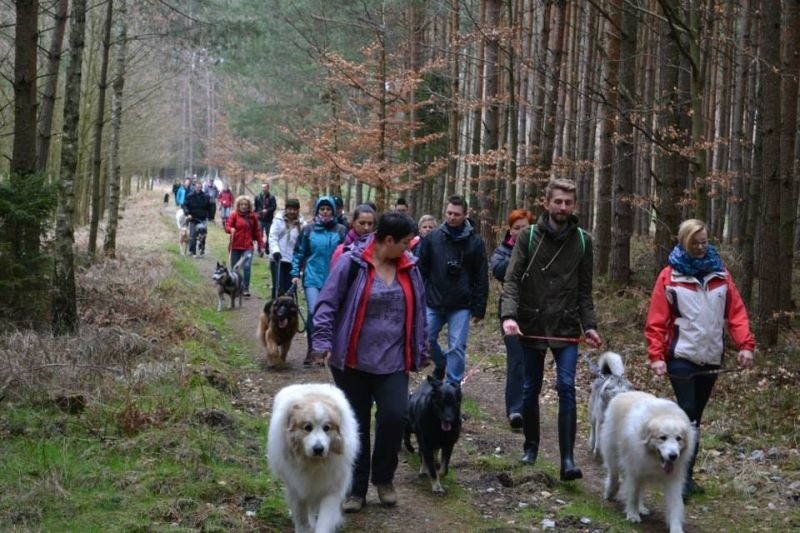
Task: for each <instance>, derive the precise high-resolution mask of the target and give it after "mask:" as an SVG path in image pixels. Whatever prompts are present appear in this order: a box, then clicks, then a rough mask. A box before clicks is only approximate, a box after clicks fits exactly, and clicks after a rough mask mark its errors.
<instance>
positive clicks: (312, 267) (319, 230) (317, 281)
mask: <svg viewBox="0 0 800 533" xmlns="http://www.w3.org/2000/svg"><path fill="white" fill-rule="evenodd" d="M346 233H347V228H346V227H345V226H343V225H341V224H339V223H338V222H337V221H336V203H335V202H334V200H333V198H332V197H330V196H321V197H320V198H319V199H318V200H317V203H316V204H315V205H314V220H313V221H312V222H311V223H310V224H308V225H306V226H305V227H303V231H302V232H301V233H300V237H299V238H298V240H297V245H296V246H295V249H294V254H293V255H292V270H291V274H290V275H291V278H292V283H293V284H298V283H300V282H301V281H302V283H303V292H304V293H305V295H306V306H307V307H308V314H307V318H306V336H307V338H308V346H309V352H308V354H307V355H306V359H305V361H303V364H304V365H305V366H311V365H312V364H313V363H314V360H313V358H312V356H311V335H312V333H313V329H314V328H313V318H314V307H315V306H316V304H317V298H318V297H319V292H320V290H322V286H323V285H324V284H325V280H326V279H328V273H329V272H330V268H331V258H332V257H333V252H335V251H336V247H337V246H339V245H340V244H341V243H343V242H344V239H345V234H346Z"/></svg>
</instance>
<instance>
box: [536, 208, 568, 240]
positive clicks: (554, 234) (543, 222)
mask: <svg viewBox="0 0 800 533" xmlns="http://www.w3.org/2000/svg"><path fill="white" fill-rule="evenodd" d="M537 225H538V226H539V227H540V228H541V229H542V231H545V232H546V233H547V234H548V235H550V237H551V238H553V239H555V240H557V241H561V240H564V239H566V238H567V236H568V235H569V234H570V233H571V232H572V230H574V229H575V228H576V227H577V226H578V217H577V216H575V215H570V216H569V218H568V219H567V223H566V224H565V225H564V227H563V228H561V229H560V230H558V231H556V230H554V229H553V227H552V226H551V225H550V215H549V214H548V213H542V216H541V217H540V218H539V222H538V223H537Z"/></svg>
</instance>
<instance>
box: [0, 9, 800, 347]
mask: <svg viewBox="0 0 800 533" xmlns="http://www.w3.org/2000/svg"><path fill="white" fill-rule="evenodd" d="M799 47H800V2H798V1H797V0H783V1H781V0H732V1H722V0H589V1H578V0H431V1H422V0H381V1H377V0H361V1H357V2H356V1H338V0H296V1H278V0H241V1H224V0H190V1H179V0H141V1H136V2H129V1H127V0H105V1H99V2H87V1H86V0H73V1H71V2H69V1H68V0H47V1H36V0H16V1H11V0H0V74H2V77H1V78H0V154H2V159H0V294H3V305H2V309H0V320H2V322H3V323H5V324H9V325H13V326H15V327H24V328H28V327H32V328H35V329H40V330H48V329H49V330H52V331H53V333H56V334H63V333H75V332H77V331H78V328H79V319H78V312H77V301H76V300H77V298H76V289H75V270H76V268H81V267H82V266H84V265H86V264H89V263H92V262H94V261H98V260H100V259H101V258H103V257H107V258H113V257H114V255H115V249H116V229H117V222H118V220H119V217H120V216H121V214H120V213H121V209H122V208H123V207H124V200H125V198H126V197H127V196H128V195H129V194H131V193H132V192H135V191H136V190H138V189H140V188H149V187H152V186H153V184H154V183H155V182H156V181H157V180H162V183H163V182H164V180H166V181H167V182H170V183H171V182H172V181H173V180H174V179H180V178H183V177H184V176H186V175H192V174H197V175H198V176H201V177H205V176H211V177H222V178H223V179H224V180H225V181H228V182H230V183H231V184H232V185H233V187H234V189H235V192H239V193H241V192H245V191H247V190H250V189H248V184H249V183H250V182H251V181H253V180H262V179H271V180H274V181H275V182H276V183H275V186H274V187H273V191H275V192H278V193H279V195H280V196H283V197H285V196H286V195H288V194H292V195H296V194H298V193H300V194H302V195H303V196H304V197H311V198H313V197H315V196H317V195H318V194H322V193H336V194H340V195H341V196H343V197H344V198H345V201H346V207H352V206H354V205H356V204H358V203H361V202H362V201H364V200H367V199H369V200H372V201H374V202H376V204H377V205H378V207H379V209H384V208H386V207H388V206H390V205H392V202H393V200H394V199H396V198H397V197H398V196H404V197H405V198H407V200H408V201H409V204H410V207H411V211H412V212H413V213H414V214H415V215H416V216H419V215H421V214H423V213H433V214H435V215H438V216H440V214H441V208H442V206H443V202H444V199H445V198H446V197H447V196H448V195H449V194H452V193H454V192H458V193H463V194H465V195H467V196H468V198H469V201H470V208H471V210H472V217H473V219H474V220H476V221H478V223H479V226H480V230H481V233H482V234H483V235H484V237H485V239H486V241H487V246H488V247H490V248H491V247H493V246H494V245H495V243H496V240H497V235H498V232H500V231H501V230H502V229H504V225H505V215H506V213H507V212H508V210H510V209H512V208H515V207H527V208H534V209H535V206H536V203H537V202H538V201H539V199H540V197H541V192H542V190H543V187H544V185H545V184H546V182H547V181H548V179H550V178H551V177H553V176H565V177H570V178H573V179H575V180H576V181H577V183H578V185H579V209H578V211H579V214H580V217H581V220H582V224H583V225H584V226H585V227H586V228H587V229H589V230H590V231H591V232H593V234H594V235H595V240H596V241H595V242H596V246H597V249H596V251H595V259H596V266H595V267H596V273H597V274H598V275H600V276H606V277H607V278H608V280H609V282H610V283H611V284H612V286H617V287H619V288H620V289H623V290H624V288H625V287H626V286H628V285H629V284H631V283H632V282H633V278H634V277H635V276H636V275H640V276H641V277H642V278H643V279H647V280H648V281H647V283H650V282H651V281H649V280H652V277H653V276H654V274H655V271H656V270H657V269H658V268H659V267H660V265H662V264H663V262H664V259H665V256H666V254H667V253H668V252H669V250H670V249H671V247H672V245H673V243H674V235H675V233H676V231H677V227H678V224H679V223H680V221H681V220H683V219H684V218H687V217H691V216H694V217H699V218H702V219H704V220H707V221H708V223H709V224H710V228H711V233H712V238H713V240H714V242H716V243H718V244H719V245H721V247H722V248H723V250H724V255H725V258H726V260H727V263H728V266H729V267H730V268H731V269H732V270H733V271H734V274H735V277H736V281H737V284H738V286H739V289H740V291H741V292H742V293H743V296H744V297H745V300H746V301H747V302H748V304H749V309H750V311H751V315H752V317H753V321H754V326H755V329H756V335H757V338H758V340H759V343H760V345H761V346H764V347H769V346H773V345H775V344H776V343H777V341H778V336H779V331H782V329H781V328H782V327H785V326H791V322H792V319H793V316H794V310H795V303H794V301H793V298H792V294H793V291H792V287H793V281H794V279H793V266H794V264H795V252H796V250H798V249H799V247H800V238H798V235H800V232H799V231H798V224H797V213H798V192H799V191H800V187H798V170H797V169H798V153H799V152H800V148H798V134H797V133H798V132H797V130H798V75H799V74H800V50H798V48H799ZM87 225H88V227H89V228H90V234H89V235H90V236H89V239H88V244H87V245H86V246H85V247H83V246H77V245H76V244H75V237H74V232H75V228H76V227H83V226H87ZM147 225H148V221H147V220H143V221H142V223H141V231H147ZM101 239H102V243H101V242H100V240H101ZM637 245H641V246H639V248H642V247H644V248H645V249H647V250H648V252H647V254H648V255H649V256H650V258H651V260H649V261H647V262H646V263H645V266H644V267H643V268H641V267H640V265H638V264H637V263H636V254H635V252H634V251H633V250H634V249H635V248H636V246H637Z"/></svg>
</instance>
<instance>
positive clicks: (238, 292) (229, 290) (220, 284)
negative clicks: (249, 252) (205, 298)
mask: <svg viewBox="0 0 800 533" xmlns="http://www.w3.org/2000/svg"><path fill="white" fill-rule="evenodd" d="M243 261H244V256H242V259H240V260H239V261H238V262H237V263H236V264H235V265H233V268H231V269H228V267H226V266H225V263H219V262H218V263H217V268H215V269H214V273H213V274H212V275H211V279H213V280H214V284H215V285H216V286H217V311H222V306H223V304H224V300H225V295H226V294H227V295H228V296H230V298H231V309H233V308H235V307H236V298H239V307H241V306H242V296H243V293H244V281H243V280H242V272H241V268H242V262H243Z"/></svg>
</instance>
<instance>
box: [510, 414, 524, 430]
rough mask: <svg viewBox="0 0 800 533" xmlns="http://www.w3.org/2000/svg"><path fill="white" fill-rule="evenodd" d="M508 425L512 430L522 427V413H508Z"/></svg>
mask: <svg viewBox="0 0 800 533" xmlns="http://www.w3.org/2000/svg"><path fill="white" fill-rule="evenodd" d="M508 425H510V426H511V429H512V430H520V429H522V415H521V414H519V413H511V414H510V415H508Z"/></svg>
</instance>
